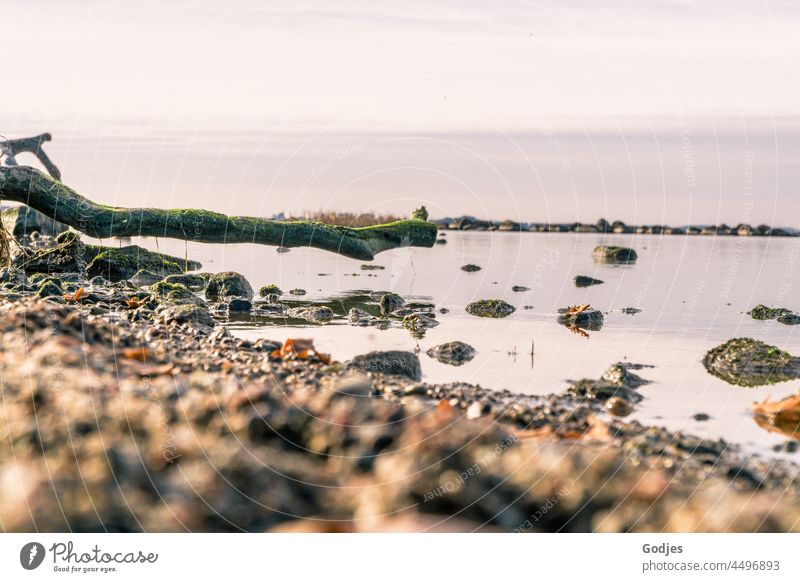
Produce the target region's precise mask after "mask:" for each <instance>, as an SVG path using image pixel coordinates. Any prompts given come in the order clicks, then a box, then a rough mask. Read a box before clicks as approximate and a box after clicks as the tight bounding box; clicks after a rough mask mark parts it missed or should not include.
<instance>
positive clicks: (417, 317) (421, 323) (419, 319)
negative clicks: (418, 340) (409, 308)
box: [403, 313, 439, 332]
mask: <svg viewBox="0 0 800 582" xmlns="http://www.w3.org/2000/svg"><path fill="white" fill-rule="evenodd" d="M437 325H439V322H438V321H436V320H435V319H434V318H433V317H430V316H429V315H425V314H424V313H412V314H410V315H406V316H405V317H404V318H403V327H405V328H406V329H408V330H411V331H416V332H420V331H424V330H426V329H430V328H432V327H436V326H437Z"/></svg>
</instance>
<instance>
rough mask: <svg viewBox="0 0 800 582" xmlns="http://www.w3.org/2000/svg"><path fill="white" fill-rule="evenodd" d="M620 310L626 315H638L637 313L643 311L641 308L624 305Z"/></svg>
mask: <svg viewBox="0 0 800 582" xmlns="http://www.w3.org/2000/svg"><path fill="white" fill-rule="evenodd" d="M620 311H621V312H622V313H624V314H625V315H636V314H637V313H641V312H642V310H641V309H636V308H635V307H623V308H622V309H620Z"/></svg>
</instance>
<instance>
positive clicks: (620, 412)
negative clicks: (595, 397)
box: [606, 396, 633, 416]
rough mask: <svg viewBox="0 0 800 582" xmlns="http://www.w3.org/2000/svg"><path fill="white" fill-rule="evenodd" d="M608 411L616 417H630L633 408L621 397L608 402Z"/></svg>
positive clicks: (613, 397)
mask: <svg viewBox="0 0 800 582" xmlns="http://www.w3.org/2000/svg"><path fill="white" fill-rule="evenodd" d="M606 410H607V411H608V412H609V413H610V414H613V415H614V416H628V415H629V414H630V413H631V412H633V406H631V403H630V402H628V401H627V400H625V399H623V398H620V397H619V396H612V397H611V398H609V399H608V400H606Z"/></svg>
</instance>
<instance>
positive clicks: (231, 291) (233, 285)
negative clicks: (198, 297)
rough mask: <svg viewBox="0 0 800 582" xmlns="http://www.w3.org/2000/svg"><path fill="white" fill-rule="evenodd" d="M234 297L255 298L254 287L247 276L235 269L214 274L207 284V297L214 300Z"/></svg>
mask: <svg viewBox="0 0 800 582" xmlns="http://www.w3.org/2000/svg"><path fill="white" fill-rule="evenodd" d="M233 297H239V298H241V299H247V300H248V301H250V300H252V299H253V288H252V287H251V286H250V282H249V281H248V280H247V279H246V278H245V276H244V275H242V274H241V273H236V272H234V271H225V272H223V273H217V274H216V275H212V276H211V278H210V279H209V280H208V284H207V285H206V298H207V299H210V300H212V301H214V300H223V299H226V298H233Z"/></svg>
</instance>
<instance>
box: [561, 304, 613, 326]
mask: <svg viewBox="0 0 800 582" xmlns="http://www.w3.org/2000/svg"><path fill="white" fill-rule="evenodd" d="M558 313H559V316H558V322H559V323H560V324H561V325H566V326H567V327H578V328H581V329H588V330H592V331H599V330H600V329H602V328H603V312H602V311H600V310H599V309H593V308H591V307H588V308H587V309H581V310H574V309H571V308H569V307H562V308H561V309H559V310H558Z"/></svg>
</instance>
